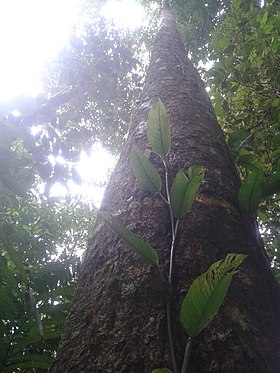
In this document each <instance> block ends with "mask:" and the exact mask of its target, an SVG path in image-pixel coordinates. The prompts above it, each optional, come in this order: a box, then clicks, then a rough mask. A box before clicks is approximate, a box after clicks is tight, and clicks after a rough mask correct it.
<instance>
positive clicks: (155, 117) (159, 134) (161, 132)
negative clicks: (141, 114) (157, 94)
mask: <svg viewBox="0 0 280 373" xmlns="http://www.w3.org/2000/svg"><path fill="white" fill-rule="evenodd" d="M148 141H149V144H150V145H151V147H152V150H153V152H155V153H156V154H158V155H162V156H164V155H167V154H168V153H169V151H170V148H171V138H170V128H169V124H168V118H167V113H166V110H165V107H164V105H163V103H162V101H161V100H160V99H159V100H158V101H157V102H156V103H155V104H154V105H153V106H152V108H151V109H150V111H149V114H148Z"/></svg>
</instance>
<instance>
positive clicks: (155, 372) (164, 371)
mask: <svg viewBox="0 0 280 373" xmlns="http://www.w3.org/2000/svg"><path fill="white" fill-rule="evenodd" d="M152 373H172V370H170V369H168V368H160V369H154V370H153V371H152Z"/></svg>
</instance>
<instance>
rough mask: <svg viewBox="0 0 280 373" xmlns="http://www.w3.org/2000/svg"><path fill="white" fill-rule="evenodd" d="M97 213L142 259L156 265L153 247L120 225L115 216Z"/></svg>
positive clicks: (156, 260)
mask: <svg viewBox="0 0 280 373" xmlns="http://www.w3.org/2000/svg"><path fill="white" fill-rule="evenodd" d="M99 214H100V215H101V216H102V218H103V219H104V220H105V221H106V223H107V224H109V225H110V227H111V228H112V229H113V231H114V232H115V233H117V235H118V236H119V237H120V238H121V239H122V240H123V241H124V242H125V243H126V244H127V245H128V246H129V247H130V248H131V249H132V250H133V251H134V252H135V253H136V254H137V255H139V256H140V257H141V258H142V259H144V260H145V261H146V262H148V263H149V264H152V265H158V255H157V253H156V251H155V249H154V248H153V247H152V246H151V245H149V244H148V243H147V242H145V241H144V240H143V239H142V238H139V237H138V236H136V235H135V234H134V233H133V232H131V231H130V230H129V229H127V228H126V227H125V226H124V225H122V224H121V223H120V222H119V221H118V220H117V219H116V218H113V217H112V216H111V215H110V214H109V213H107V212H104V211H100V212H99Z"/></svg>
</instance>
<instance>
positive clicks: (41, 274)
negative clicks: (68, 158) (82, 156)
mask: <svg viewBox="0 0 280 373" xmlns="http://www.w3.org/2000/svg"><path fill="white" fill-rule="evenodd" d="M0 196H1V204H0V216H1V221H0V302H1V307H0V370H1V371H3V372H11V371H17V370H18V369H28V368H30V369H34V368H37V369H40V371H47V369H48V367H49V366H50V364H51V362H52V361H53V357H54V354H55V352H56V350H57V348H58V344H59V339H60V336H61V331H62V327H63V324H64V321H65V317H66V315H67V313H68V311H69V309H70V304H71V300H72V295H73V291H74V287H75V283H76V278H77V274H78V272H79V267H80V258H79V257H78V256H77V254H76V251H77V250H83V249H84V247H85V240H86V235H87V233H86V232H87V230H88V228H87V226H88V224H89V222H90V216H91V213H90V210H89V208H88V207H87V206H85V205H83V204H82V203H81V202H80V201H78V200H77V201H74V200H70V199H69V198H68V199H65V200H64V201H58V200H55V199H50V198H49V199H48V200H46V199H44V198H43V199H41V200H40V199H39V197H38V196H37V198H38V200H37V198H36V199H35V198H31V197H29V198H28V199H23V198H21V197H16V196H14V194H13V193H9V191H7V190H6V188H5V189H4V188H2V189H0ZM78 222H79V223H83V224H84V227H83V229H80V228H79V225H78Z"/></svg>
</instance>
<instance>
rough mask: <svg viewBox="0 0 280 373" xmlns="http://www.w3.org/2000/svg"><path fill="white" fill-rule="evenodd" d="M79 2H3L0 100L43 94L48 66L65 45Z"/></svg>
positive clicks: (0, 11) (54, 0) (30, 0)
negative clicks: (45, 69) (42, 80)
mask: <svg viewBox="0 0 280 373" xmlns="http://www.w3.org/2000/svg"><path fill="white" fill-rule="evenodd" d="M76 13H77V0H8V1H7V0H6V1H0V48H1V59H0V100H1V101H3V100H6V101H7V100H11V99H12V98H14V97H15V96H18V95H20V94H25V93H27V94H31V95H36V94H38V93H39V92H40V90H41V88H42V87H41V79H42V74H43V72H44V67H45V65H46V64H47V63H48V62H49V61H50V60H51V59H52V58H54V57H55V56H56V54H57V53H58V51H59V49H60V48H62V47H63V45H64V44H65V43H66V41H67V38H68V37H69V35H70V31H71V26H72V25H73V23H74V21H75V14H76Z"/></svg>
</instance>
